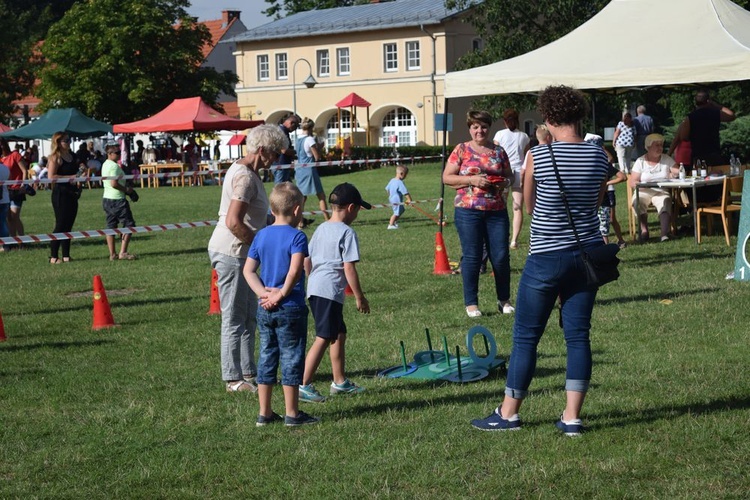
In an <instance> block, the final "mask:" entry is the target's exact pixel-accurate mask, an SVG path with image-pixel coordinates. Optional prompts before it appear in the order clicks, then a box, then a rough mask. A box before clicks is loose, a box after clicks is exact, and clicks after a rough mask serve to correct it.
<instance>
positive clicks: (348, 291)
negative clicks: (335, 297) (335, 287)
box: [344, 283, 354, 297]
mask: <svg viewBox="0 0 750 500" xmlns="http://www.w3.org/2000/svg"><path fill="white" fill-rule="evenodd" d="M344 295H346V296H348V297H351V296H352V295H354V290H352V287H350V286H349V283H347V284H346V290H344Z"/></svg>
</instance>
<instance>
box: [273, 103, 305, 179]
mask: <svg viewBox="0 0 750 500" xmlns="http://www.w3.org/2000/svg"><path fill="white" fill-rule="evenodd" d="M301 121H302V119H301V118H300V117H299V115H295V114H294V113H289V114H288V115H286V116H285V117H284V120H283V121H282V122H281V124H280V125H279V128H280V129H281V131H282V132H283V133H284V135H285V136H286V138H287V140H288V141H289V147H288V148H287V149H282V150H281V154H280V155H279V159H278V160H276V161H275V162H274V164H273V166H272V167H271V168H272V169H274V170H273V182H274V184H280V183H282V182H291V180H292V169H291V168H290V167H289V165H291V163H292V161H294V159H295V158H296V157H297V154H296V153H295V151H294V147H293V146H292V144H294V143H293V142H292V139H291V137H289V134H291V133H292V132H294V131H295V130H297V127H299V124H300V122H301ZM282 165H286V167H284V168H277V167H279V166H282Z"/></svg>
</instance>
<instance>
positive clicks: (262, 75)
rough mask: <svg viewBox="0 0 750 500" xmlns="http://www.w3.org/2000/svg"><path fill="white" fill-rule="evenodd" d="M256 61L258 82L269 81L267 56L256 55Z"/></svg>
mask: <svg viewBox="0 0 750 500" xmlns="http://www.w3.org/2000/svg"><path fill="white" fill-rule="evenodd" d="M256 61H257V62H256V64H257V68H256V69H257V71H258V81H259V82H267V81H268V80H270V79H271V63H270V62H269V59H268V54H258V57H257V59H256Z"/></svg>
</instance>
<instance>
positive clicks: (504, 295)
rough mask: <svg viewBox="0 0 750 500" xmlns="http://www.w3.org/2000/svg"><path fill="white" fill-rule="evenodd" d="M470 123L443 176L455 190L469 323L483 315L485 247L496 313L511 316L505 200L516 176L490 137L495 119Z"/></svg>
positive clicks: (479, 116) (481, 115)
mask: <svg viewBox="0 0 750 500" xmlns="http://www.w3.org/2000/svg"><path fill="white" fill-rule="evenodd" d="M466 123H467V125H468V127H469V135H471V140H470V141H468V142H464V143H461V144H459V145H458V146H456V148H455V149H454V150H453V152H452V153H451V155H450V157H449V158H448V163H447V164H446V166H445V170H444V171H443V182H444V183H445V185H447V186H450V187H452V188H454V189H456V198H455V200H454V203H453V204H454V206H455V220H456V231H458V238H459V240H461V251H462V252H463V260H462V261H461V275H462V277H463V286H464V305H465V306H466V314H468V315H469V317H470V318H476V317H479V316H481V315H482V313H481V311H480V310H479V306H478V304H479V299H478V295H479V268H480V265H481V261H482V250H483V248H484V246H485V245H486V246H487V252H488V254H489V260H490V263H491V264H492V270H493V271H494V276H495V292H496V295H497V306H498V310H500V311H502V312H503V313H504V314H510V313H512V312H513V310H514V309H513V306H512V305H511V304H510V257H509V255H508V240H509V223H508V211H507V209H506V205H505V200H506V198H507V192H506V190H507V189H508V187H509V186H510V185H511V184H512V181H513V172H512V171H511V168H510V162H509V161H508V155H507V154H506V153H505V151H504V150H503V148H501V147H499V146H497V147H496V146H495V145H494V144H493V143H492V139H491V137H490V135H489V129H490V126H492V117H491V116H490V114H489V113H487V112H486V111H469V113H468V114H467V119H466Z"/></svg>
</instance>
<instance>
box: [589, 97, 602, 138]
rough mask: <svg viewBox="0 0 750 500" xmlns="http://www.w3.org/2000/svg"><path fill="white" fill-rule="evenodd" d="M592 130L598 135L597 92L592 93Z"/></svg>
mask: <svg viewBox="0 0 750 500" xmlns="http://www.w3.org/2000/svg"><path fill="white" fill-rule="evenodd" d="M591 130H592V131H593V133H595V134H596V90H594V91H592V92H591ZM602 137H604V133H602Z"/></svg>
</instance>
